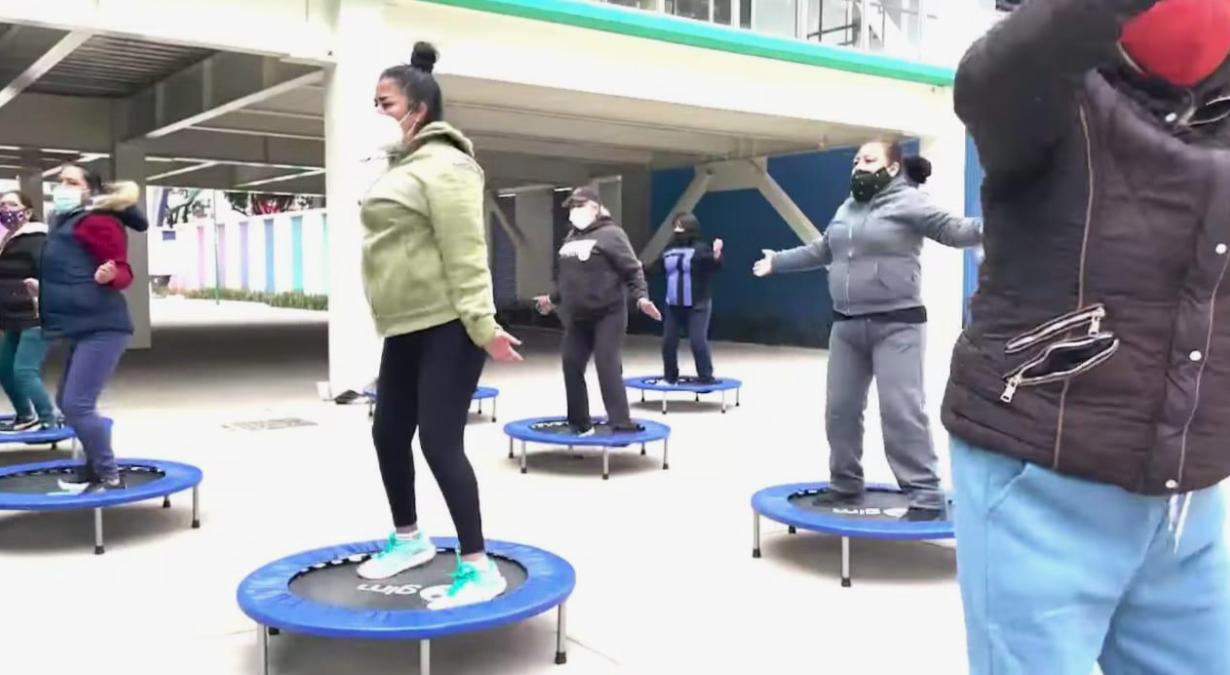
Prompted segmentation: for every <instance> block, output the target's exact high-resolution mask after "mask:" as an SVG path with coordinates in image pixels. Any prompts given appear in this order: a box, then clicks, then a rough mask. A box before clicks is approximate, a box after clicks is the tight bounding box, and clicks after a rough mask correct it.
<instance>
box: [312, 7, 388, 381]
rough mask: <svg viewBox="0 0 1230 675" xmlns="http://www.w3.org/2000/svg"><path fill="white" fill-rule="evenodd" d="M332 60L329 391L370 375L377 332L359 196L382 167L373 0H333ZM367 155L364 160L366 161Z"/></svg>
mask: <svg viewBox="0 0 1230 675" xmlns="http://www.w3.org/2000/svg"><path fill="white" fill-rule="evenodd" d="M333 28H334V31H335V40H334V45H335V48H334V52H335V56H336V58H337V65H336V66H334V67H333V68H332V69H331V70H330V71H329V73H328V75H327V77H326V81H325V169H326V174H325V191H326V193H327V201H328V208H329V383H330V385H331V388H332V391H333V392H334V394H335V395H336V394H338V393H341V392H343V391H345V390H347V389H350V390H354V391H362V390H363V387H364V386H365V385H366V384H367V383H369V382H371V381H372V380H374V379H375V378H376V375H377V372H378V370H379V365H380V347H381V343H380V338H379V336H377V335H376V330H375V326H374V324H373V322H372V316H371V310H370V309H369V307H368V305H367V301H366V300H365V297H366V296H365V295H364V292H363V279H362V275H361V261H362V253H361V251H362V249H361V246H362V237H363V228H362V224H361V223H360V222H359V203H360V201H361V200H362V199H363V195H364V194H365V193H366V191H367V188H368V187H370V185H371V183H372V181H373V180H375V179H376V178H377V177H378V176H379V175H380V173H381V172H382V171H383V170H384V168H385V167H384V166H382V165H381V163H380V162H378V161H372V160H370V158H371V157H372V156H373V155H374V154H375V153H376V152H377V151H378V150H379V149H380V148H379V143H378V142H377V140H376V139H374V138H371V135H370V134H369V133H366V132H365V130H368V129H371V128H372V127H373V125H372V124H371V122H372V120H373V116H374V115H375V112H374V108H373V106H372V105H371V100H372V96H373V92H374V91H375V88H376V81H377V78H378V77H379V76H380V71H381V70H383V68H384V67H385V66H387V65H389V64H387V63H380V62H379V58H380V57H379V50H376V49H372V45H374V44H380V42H381V36H382V35H383V34H384V33H385V32H386V31H385V28H384V12H383V8H382V3H381V2H379V1H378V0H346V2H339V3H337V14H336V16H335V22H334V25H333ZM365 159H367V160H368V161H364V160H365Z"/></svg>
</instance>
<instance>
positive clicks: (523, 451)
mask: <svg viewBox="0 0 1230 675" xmlns="http://www.w3.org/2000/svg"><path fill="white" fill-rule="evenodd" d="M529 471H530V469H529V467H527V466H526V465H525V441H521V473H529Z"/></svg>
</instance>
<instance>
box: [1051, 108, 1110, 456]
mask: <svg viewBox="0 0 1230 675" xmlns="http://www.w3.org/2000/svg"><path fill="white" fill-rule="evenodd" d="M1077 110H1078V111H1079V112H1080V120H1081V133H1082V134H1083V135H1084V137H1085V170H1086V172H1087V173H1088V174H1089V198H1088V200H1087V201H1086V203H1085V236H1084V238H1083V239H1082V241H1081V263H1080V268H1079V271H1078V273H1077V274H1078V276H1077V292H1076V307H1077V308H1078V309H1079V308H1080V307H1083V306H1084V305H1085V263H1086V262H1087V261H1086V258H1088V256H1089V231H1090V230H1091V229H1093V199H1094V194H1095V190H1096V189H1097V184H1098V181H1097V169H1096V168H1095V166H1094V163H1093V137H1092V136H1091V135H1090V134H1089V113H1088V112H1087V111H1086V110H1085V104H1084V103H1081V104H1080V105H1078V106H1077ZM1117 347H1118V343H1116V348H1117ZM1112 353H1113V352H1112ZM1071 386H1072V380H1067V381H1065V382H1064V383H1063V391H1062V392H1060V394H1059V415H1058V416H1057V417H1056V419H1055V449H1054V451H1053V452H1052V454H1053V455H1054V459H1053V460H1052V461H1051V469H1052V470H1055V471H1058V470H1059V458H1060V457H1061V456H1062V455H1063V422H1064V415H1065V414H1066V413H1067V410H1068V389H1069V388H1071Z"/></svg>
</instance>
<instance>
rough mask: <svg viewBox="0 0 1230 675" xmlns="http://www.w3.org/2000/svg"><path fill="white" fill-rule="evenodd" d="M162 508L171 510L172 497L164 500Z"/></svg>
mask: <svg viewBox="0 0 1230 675" xmlns="http://www.w3.org/2000/svg"><path fill="white" fill-rule="evenodd" d="M162 508H164V509H169V508H171V495H167V496H165V497H163V498H162Z"/></svg>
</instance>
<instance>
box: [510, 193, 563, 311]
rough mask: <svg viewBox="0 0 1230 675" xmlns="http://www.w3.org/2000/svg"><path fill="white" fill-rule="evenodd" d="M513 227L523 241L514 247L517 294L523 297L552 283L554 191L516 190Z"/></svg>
mask: <svg viewBox="0 0 1230 675" xmlns="http://www.w3.org/2000/svg"><path fill="white" fill-rule="evenodd" d="M516 213H517V215H516V221H517V228H518V229H520V230H521V232H523V233H524V234H525V237H526V242H525V244H524V245H523V246H520V247H518V248H517V298H518V299H519V300H527V299H529V298H532V297H534V296H535V295H541V294H544V293H548V292H550V291H551V290H552V289H553V288H554V287H555V281H554V275H553V273H552V272H553V271H554V269H555V217H554V216H555V194H554V192H553V191H552V190H551V189H550V188H543V189H540V190H527V191H525V192H518V193H517V204H516Z"/></svg>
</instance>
